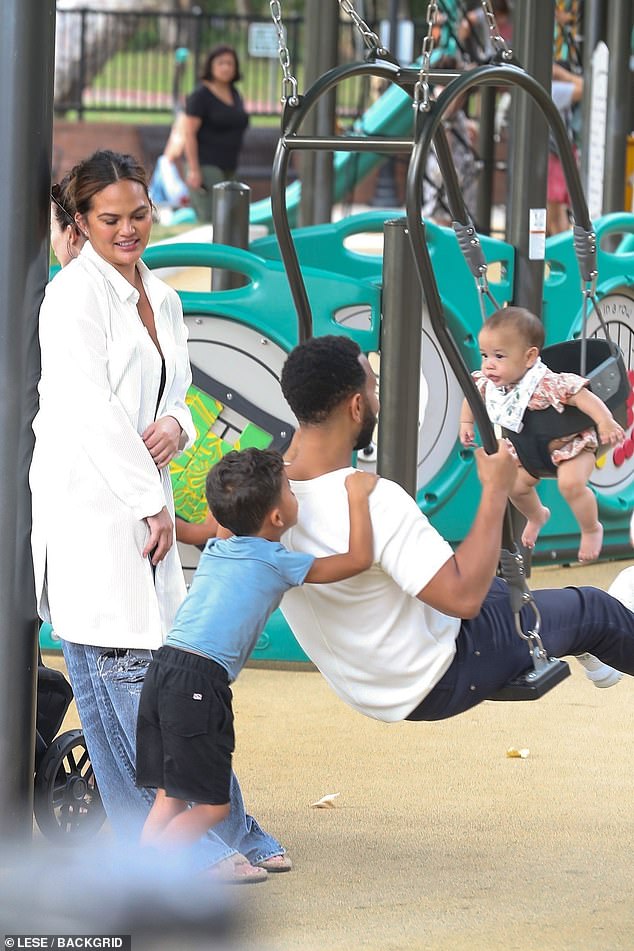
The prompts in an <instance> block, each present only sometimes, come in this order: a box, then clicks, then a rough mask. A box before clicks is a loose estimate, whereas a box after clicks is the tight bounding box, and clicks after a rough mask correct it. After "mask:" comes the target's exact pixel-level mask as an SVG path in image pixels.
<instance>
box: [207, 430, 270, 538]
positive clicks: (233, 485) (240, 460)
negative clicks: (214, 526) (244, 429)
mask: <svg viewBox="0 0 634 951" xmlns="http://www.w3.org/2000/svg"><path fill="white" fill-rule="evenodd" d="M283 473H284V460H283V459H282V457H281V455H280V454H279V452H275V451H274V450H273V449H243V450H242V451H241V452H236V451H233V452H228V453H227V455H226V456H223V458H222V459H221V460H220V461H219V462H217V463H216V465H215V466H212V468H211V469H210V470H209V472H208V473H207V481H206V483H205V492H206V495H207V504H208V505H209V508H210V510H211V513H212V515H213V516H214V518H215V519H217V520H218V522H219V524H220V525H222V526H223V528H228V529H229V530H230V531H232V532H233V533H234V535H255V534H256V533H257V532H258V531H259V529H260V527H261V525H262V522H263V521H264V519H265V517H266V515H268V513H269V512H270V511H271V509H273V508H275V506H276V504H277V503H278V501H279V498H280V494H281V492H282V476H283Z"/></svg>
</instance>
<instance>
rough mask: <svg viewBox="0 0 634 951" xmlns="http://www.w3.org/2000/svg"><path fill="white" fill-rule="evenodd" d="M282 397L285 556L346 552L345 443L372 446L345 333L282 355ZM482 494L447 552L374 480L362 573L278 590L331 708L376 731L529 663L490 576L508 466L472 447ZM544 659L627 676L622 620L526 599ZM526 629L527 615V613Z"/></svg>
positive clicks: (412, 508) (488, 688)
mask: <svg viewBox="0 0 634 951" xmlns="http://www.w3.org/2000/svg"><path fill="white" fill-rule="evenodd" d="M281 382H282V390H283V392H284V396H285V397H286V399H287V401H288V403H289V406H290V407H291V409H292V410H293V412H294V413H295V415H296V417H297V419H298V420H299V423H300V430H299V438H298V439H297V440H296V445H297V453H296V455H295V457H294V458H293V459H292V461H291V462H290V463H289V464H288V469H287V472H288V476H289V478H290V480H291V488H292V489H293V491H294V493H295V495H296V496H297V500H298V503H299V519H298V523H297V525H296V526H295V527H294V528H292V529H291V530H290V531H288V532H287V533H286V534H285V535H284V537H283V543H284V544H285V545H286V546H287V547H288V548H290V549H292V550H297V551H307V552H311V553H312V554H314V555H317V556H321V555H327V554H331V553H333V552H337V551H345V549H346V546H347V543H348V540H347V526H348V515H347V496H346V491H345V487H344V481H345V477H346V475H347V474H348V473H349V472H350V457H351V453H352V451H353V450H354V449H355V448H359V447H363V446H365V445H367V444H368V443H369V441H370V439H371V436H372V432H373V429H374V426H375V424H376V418H377V414H378V410H379V404H378V399H377V395H376V378H375V375H374V373H373V372H372V369H371V367H370V364H369V363H368V360H367V358H366V357H365V356H364V355H362V354H361V353H360V350H359V347H358V346H357V344H356V343H354V341H352V340H350V339H349V338H347V337H340V336H336V337H335V336H325V337H314V338H311V339H310V340H308V341H306V342H305V343H303V344H300V345H299V346H298V347H296V348H295V349H294V350H293V351H292V352H291V353H290V354H289V356H288V358H287V360H286V363H285V365H284V368H283V370H282V381H281ZM476 462H477V467H478V475H479V478H480V482H481V484H482V495H481V499H480V504H479V507H478V511H477V513H476V517H475V520H474V522H473V525H472V527H471V529H470V531H469V533H468V534H467V536H466V538H465V539H464V541H463V542H462V543H461V544H460V545H459V546H458V548H457V549H456V551H455V552H454V551H453V550H452V549H451V547H450V546H449V544H448V543H447V542H446V541H445V540H444V539H443V538H442V536H441V535H439V534H438V532H436V530H435V529H434V528H433V527H432V526H431V525H430V523H429V522H428V520H427V518H426V517H425V516H424V515H423V514H422V512H421V511H420V510H419V508H418V506H417V505H416V503H415V502H414V501H413V499H411V498H410V497H409V496H408V495H407V493H406V492H405V491H404V490H403V489H401V488H400V486H398V485H396V484H395V483H393V482H390V481H388V480H386V479H380V480H379V482H378V484H377V486H376V488H375V490H374V492H373V494H372V495H371V496H370V516H371V519H372V527H373V532H374V552H375V564H374V565H373V566H372V567H371V568H370V569H369V570H367V571H365V572H363V574H361V575H358V576H357V577H355V578H350V579H349V580H347V581H342V582H338V583H336V584H332V585H304V586H303V587H302V588H297V589H295V590H294V591H290V592H288V593H287V594H286V595H285V597H284V600H283V603H282V610H283V613H284V615H285V617H286V619H287V620H288V622H289V624H290V626H291V628H292V630H293V632H294V634H295V636H296V638H297V640H298V641H299V643H300V644H301V646H302V647H303V649H304V650H305V651H306V653H307V654H308V656H309V657H310V658H311V660H312V661H313V662H314V663H315V664H316V666H317V667H318V668H319V670H320V671H321V672H322V674H323V675H324V677H325V678H326V680H327V681H328V683H329V684H330V686H331V687H332V688H333V690H334V691H335V693H337V694H338V695H339V696H340V697H341V699H342V700H344V701H345V702H346V703H348V704H349V705H350V706H352V707H353V708H354V709H356V710H358V711H359V712H360V713H363V714H365V715H366V716H369V717H373V718H375V719H378V720H384V721H388V722H392V721H397V720H405V719H407V720H440V719H444V718H446V717H450V716H454V715H455V714H457V713H462V712H463V711H465V710H467V709H469V708H470V707H473V706H475V705H476V704H478V703H480V702H481V701H482V700H485V699H487V697H491V696H492V695H493V694H495V693H496V692H497V691H498V690H500V689H501V688H502V687H503V686H505V685H506V684H507V683H508V682H509V681H510V680H512V679H514V678H515V677H517V676H519V675H520V674H522V673H523V672H525V671H526V670H527V669H528V668H529V667H530V658H529V655H528V650H527V646H526V642H525V641H524V640H522V639H521V638H520V637H518V635H517V631H516V627H515V618H514V615H513V613H512V610H511V606H510V602H509V597H508V592H507V588H506V583H505V582H504V581H502V580H501V579H499V578H496V577H495V573H496V568H497V563H498V558H499V553H500V542H501V534H502V523H503V519H504V514H505V510H506V504H507V499H508V494H509V491H510V490H511V487H512V485H513V481H514V478H515V472H516V463H515V461H514V460H513V458H512V457H511V455H510V454H509V452H508V450H507V449H506V447H505V446H504V445H503V444H500V446H499V449H498V451H497V453H495V454H494V455H491V456H487V455H486V454H485V453H484V451H483V450H477V451H476ZM534 599H535V602H536V605H537V607H538V609H539V611H540V613H541V632H540V633H541V638H542V641H543V644H544V648H545V649H546V651H547V653H548V654H549V655H550V656H555V657H563V656H568V655H580V654H585V653H591V654H593V655H594V656H595V657H597V658H598V659H599V661H601V662H602V663H603V664H605V665H610V666H611V667H614V668H616V669H617V670H620V671H623V672H625V673H628V674H634V613H632V612H631V611H629V610H628V609H627V608H626V607H624V606H623V605H622V604H621V603H620V602H619V601H617V600H616V599H615V598H613V597H611V596H610V595H609V594H606V593H605V592H604V591H601V590H599V589H597V588H592V587H580V588H564V589H563V590H560V589H557V590H543V591H535V592H534ZM529 620H532V616H531V617H529Z"/></svg>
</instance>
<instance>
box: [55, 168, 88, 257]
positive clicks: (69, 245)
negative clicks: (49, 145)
mask: <svg viewBox="0 0 634 951" xmlns="http://www.w3.org/2000/svg"><path fill="white" fill-rule="evenodd" d="M69 182H70V175H65V176H64V178H63V179H62V180H61V182H60V183H59V184H55V185H53V187H52V188H51V247H52V248H53V252H54V254H55V257H56V258H57V260H58V261H59V264H60V266H61V267H66V265H67V264H69V263H70V262H71V261H72V260H73V258H76V257H77V255H78V254H79V252H80V251H81V249H82V248H83V246H84V244H85V243H86V238H85V237H84V235H83V234H82V233H81V231H80V230H79V227H78V225H77V222H76V221H75V219H74V217H73V214H74V211H71V210H70V209H72V207H73V206H72V205H71V203H70V196H69V195H68V184H69Z"/></svg>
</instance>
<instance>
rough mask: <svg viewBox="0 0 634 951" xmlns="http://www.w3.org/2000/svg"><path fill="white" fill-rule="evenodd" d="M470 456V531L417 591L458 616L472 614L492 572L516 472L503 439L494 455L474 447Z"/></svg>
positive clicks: (479, 601)
mask: <svg viewBox="0 0 634 951" xmlns="http://www.w3.org/2000/svg"><path fill="white" fill-rule="evenodd" d="M475 458H476V463H477V467H478V476H479V478H480V482H481V484H482V496H481V498H480V505H479V506H478V511H477V513H476V517H475V520H474V522H473V525H472V526H471V530H470V532H469V534H468V535H467V537H466V538H465V540H464V541H463V542H462V544H461V545H459V547H458V548H457V549H456V552H455V555H454V557H453V558H450V559H449V560H448V561H447V562H445V564H444V565H443V566H442V568H440V570H439V571H437V572H436V574H435V575H434V577H433V578H432V579H431V581H430V582H428V584H426V585H425V587H424V588H422V589H421V591H419V592H418V594H417V598H418V599H419V600H420V601H424V602H425V604H429V605H430V607H432V608H435V609H436V610H437V611H442V612H443V614H450V615H452V616H453V617H460V618H471V617H476V615H477V614H478V613H479V611H480V608H481V606H482V602H483V601H484V599H485V597H486V594H487V592H488V590H489V587H490V586H491V581H492V580H493V578H494V576H495V571H496V568H497V564H498V561H499V558H500V544H501V539H502V524H503V520H504V514H505V511H506V504H507V499H508V495H509V492H510V491H511V488H512V486H513V483H514V481H515V477H516V475H517V462H516V461H515V459H514V458H513V457H512V456H511V454H510V452H509V450H508V447H507V446H506V443H505V442H504V441H503V440H501V441H500V442H499V443H498V451H497V452H496V453H495V454H494V455H491V456H488V455H487V454H486V453H485V452H484V450H483V449H478V450H476V452H475Z"/></svg>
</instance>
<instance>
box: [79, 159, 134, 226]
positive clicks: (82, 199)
mask: <svg viewBox="0 0 634 951" xmlns="http://www.w3.org/2000/svg"><path fill="white" fill-rule="evenodd" d="M68 177H69V178H70V183H69V185H68V187H67V194H68V196H69V203H70V204H71V205H72V206H73V207H74V209H75V212H79V214H80V215H85V214H86V213H87V212H89V211H90V209H91V207H92V200H93V198H94V197H95V195H97V194H98V193H99V192H100V191H103V189H104V188H107V187H108V185H114V184H115V182H120V181H130V182H138V183H139V185H141V186H142V187H143V190H144V191H145V194H146V195H147V197H148V201H149V199H150V196H149V193H148V184H147V175H146V172H145V169H144V168H143V166H142V165H141V164H140V162H137V160H136V159H135V158H134V156H133V155H122V154H121V153H120V152H111V151H110V150H109V149H100V150H99V151H98V152H95V153H94V154H93V155H91V156H90V158H87V159H84V161H83V162H79V164H78V165H75V167H74V168H72V169H71V171H70V172H69V176H68ZM150 204H151V203H150Z"/></svg>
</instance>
